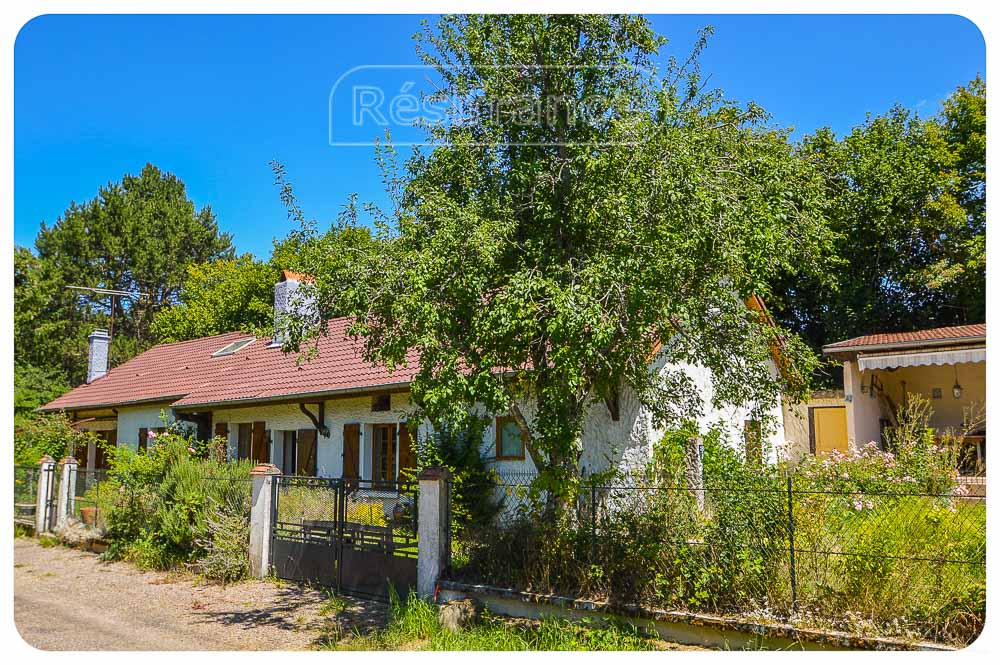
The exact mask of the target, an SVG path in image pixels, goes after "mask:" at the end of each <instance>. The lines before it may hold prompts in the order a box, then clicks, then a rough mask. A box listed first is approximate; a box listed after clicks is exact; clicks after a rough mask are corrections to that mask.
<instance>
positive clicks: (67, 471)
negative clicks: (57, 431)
mask: <svg viewBox="0 0 1000 665" xmlns="http://www.w3.org/2000/svg"><path fill="white" fill-rule="evenodd" d="M60 464H62V480H61V481H60V482H59V509H58V510H57V511H56V515H57V517H56V524H65V523H66V520H67V519H68V518H70V517H72V516H73V511H74V508H75V506H74V505H73V504H74V503H75V502H76V470H77V464H78V463H77V461H76V458H75V457H70V456H68V455H67V456H66V457H64V458H63V460H62V462H60Z"/></svg>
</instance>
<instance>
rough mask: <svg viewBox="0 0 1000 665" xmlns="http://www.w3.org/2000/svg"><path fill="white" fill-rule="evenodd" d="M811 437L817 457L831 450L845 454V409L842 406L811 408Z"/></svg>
mask: <svg viewBox="0 0 1000 665" xmlns="http://www.w3.org/2000/svg"><path fill="white" fill-rule="evenodd" d="M809 411H810V413H811V414H812V419H811V420H812V427H813V431H812V435H813V443H814V444H815V452H816V454H817V455H826V454H827V453H829V452H830V451H831V450H839V451H840V452H842V453H846V452H847V408H846V407H843V406H828V407H813V408H811V409H809Z"/></svg>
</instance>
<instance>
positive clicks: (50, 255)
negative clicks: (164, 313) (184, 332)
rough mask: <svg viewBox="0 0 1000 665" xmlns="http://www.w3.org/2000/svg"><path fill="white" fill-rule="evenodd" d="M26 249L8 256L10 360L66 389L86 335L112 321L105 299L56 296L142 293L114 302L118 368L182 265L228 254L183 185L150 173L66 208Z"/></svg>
mask: <svg viewBox="0 0 1000 665" xmlns="http://www.w3.org/2000/svg"><path fill="white" fill-rule="evenodd" d="M35 250H36V252H35V253H34V254H33V253H32V252H31V251H30V250H28V249H26V248H23V247H21V248H17V249H16V251H15V268H14V276H15V286H14V309H15V316H14V318H15V326H14V346H15V350H16V354H17V361H18V362H19V363H27V364H31V365H34V366H36V367H39V368H44V369H45V370H47V371H52V372H58V373H61V374H63V375H65V377H66V379H68V382H69V383H70V384H71V385H76V384H78V383H80V382H82V381H83V379H84V376H85V374H86V365H87V335H88V334H89V333H90V332H91V331H92V330H93V329H94V328H96V327H101V326H103V327H108V325H109V323H110V315H111V313H112V312H111V302H110V300H109V298H107V297H97V298H94V297H82V295H81V293H80V292H74V291H69V290H67V288H66V287H68V286H70V285H75V286H85V287H102V288H108V289H121V290H126V291H139V292H143V293H146V294H148V295H147V296H143V297H140V298H138V299H116V300H115V304H114V310H115V311H114V320H115V331H114V332H115V335H114V340H113V342H112V349H111V352H112V360H113V362H120V361H122V360H125V359H127V358H129V357H131V356H132V355H135V354H136V353H138V352H139V351H142V350H144V349H145V348H147V347H148V346H149V345H150V344H151V342H152V337H151V335H150V331H149V326H150V324H151V322H152V320H153V316H154V315H155V313H156V312H157V311H159V310H161V309H162V308H164V307H167V306H169V305H170V304H172V303H173V302H174V300H175V299H176V297H177V295H178V292H179V289H180V288H181V285H182V283H183V282H184V279H185V277H186V275H187V269H188V266H189V265H191V264H194V263H201V262H205V261H211V260H214V259H218V258H224V257H228V256H231V254H232V247H231V239H230V236H229V235H228V234H225V233H220V231H219V228H218V224H217V223H216V220H215V214H214V213H213V212H212V210H211V209H210V208H209V207H207V206H206V207H204V208H201V209H200V210H198V209H196V208H195V206H194V203H193V202H192V201H191V200H190V199H189V198H188V196H187V192H186V191H185V188H184V184H183V183H182V182H181V181H180V180H179V179H178V178H177V177H176V176H174V175H172V174H170V173H165V172H163V171H161V170H160V169H158V168H157V167H155V166H153V165H151V164H147V165H146V166H145V167H143V169H142V171H141V172H140V173H139V174H138V175H125V176H124V177H123V178H122V180H121V181H120V182H117V183H109V184H108V185H106V186H104V187H101V188H100V191H99V192H98V194H97V196H95V197H94V198H93V199H91V200H89V201H86V202H84V203H71V204H70V206H69V208H67V209H66V211H65V212H64V213H63V214H62V216H61V217H60V218H59V219H58V220H57V221H56V222H55V224H53V225H51V226H49V225H47V224H45V223H44V222H43V223H42V225H41V229H40V231H39V232H38V236H37V238H36V239H35Z"/></svg>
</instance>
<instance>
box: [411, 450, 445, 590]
mask: <svg viewBox="0 0 1000 665" xmlns="http://www.w3.org/2000/svg"><path fill="white" fill-rule="evenodd" d="M450 480H451V472H450V471H448V469H446V468H444V467H440V466H434V467H429V468H427V469H424V470H423V471H421V472H420V475H419V476H417V481H418V482H419V483H420V498H419V504H418V506H417V595H418V596H420V597H421V598H424V599H427V600H430V599H432V598H433V597H434V587H435V586H436V585H437V581H438V578H439V577H440V576H441V573H442V571H444V569H445V568H447V567H448V564H449V561H448V556H449V545H450V543H449V540H448V539H449V524H448V515H449V505H448V502H449V501H450V500H451V497H449V496H448V487H449V481H450Z"/></svg>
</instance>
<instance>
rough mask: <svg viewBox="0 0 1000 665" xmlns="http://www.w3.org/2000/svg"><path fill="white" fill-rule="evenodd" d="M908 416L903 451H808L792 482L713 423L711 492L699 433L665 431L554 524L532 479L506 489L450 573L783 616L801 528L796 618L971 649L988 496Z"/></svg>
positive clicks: (470, 532)
mask: <svg viewBox="0 0 1000 665" xmlns="http://www.w3.org/2000/svg"><path fill="white" fill-rule="evenodd" d="M913 413H914V414H916V416H915V417H914V418H913V419H912V420H909V421H904V425H905V426H904V427H901V428H900V429H899V430H897V431H896V432H894V433H893V435H892V436H891V437H890V441H891V442H892V446H893V450H895V451H896V452H890V453H886V452H883V451H880V450H877V449H875V448H872V447H866V448H864V449H862V450H861V451H858V452H855V453H851V454H848V455H840V456H831V457H830V458H826V459H817V460H806V461H804V462H803V463H802V465H801V466H800V467H799V472H798V473H797V474H796V475H794V476H790V475H788V471H787V469H785V468H784V467H783V466H782V465H773V464H762V463H760V462H759V461H750V462H748V461H747V460H745V459H744V458H743V456H742V454H741V453H740V452H738V451H737V450H735V449H733V448H732V447H730V446H729V445H727V443H726V442H725V441H724V440H722V438H721V437H720V436H719V434H718V433H717V432H709V433H708V434H706V435H704V436H703V437H702V439H703V445H704V458H703V474H704V477H703V481H702V483H701V490H699V489H697V488H691V487H688V480H687V478H686V476H685V464H684V457H685V452H684V451H685V444H686V441H687V440H688V438H689V437H690V436H692V435H693V434H695V433H696V430H694V429H693V428H690V427H685V428H681V429H679V430H676V431H671V432H667V433H666V434H665V436H664V437H663V439H662V440H661V441H660V442H658V443H657V445H656V446H655V447H654V455H653V460H652V462H651V464H650V465H649V467H648V468H647V469H645V470H644V473H633V474H631V475H629V476H628V477H624V476H617V477H616V475H615V474H604V475H603V476H602V477H599V478H594V479H593V480H594V484H593V485H592V486H588V484H587V483H586V482H584V483H582V484H581V486H580V489H579V494H578V496H576V497H574V500H573V505H574V506H575V508H576V510H575V511H570V512H569V513H566V514H564V515H562V516H561V517H557V518H556V519H551V518H552V515H551V514H549V513H547V512H546V506H545V503H544V501H543V500H542V499H541V497H540V495H539V493H538V492H537V491H536V489H537V488H531V489H529V490H525V489H524V488H521V487H517V488H512V487H510V486H501V487H502V489H504V490H506V492H499V494H501V495H506V496H507V497H508V498H509V497H510V496H511V492H514V493H515V495H516V496H515V497H514V498H516V499H517V500H518V510H516V511H514V512H513V513H511V512H505V513H504V514H503V515H502V516H501V519H499V520H494V521H491V522H488V523H485V524H480V525H477V527H476V528H475V529H473V528H470V529H467V531H466V533H464V534H462V535H461V536H460V537H459V542H458V544H457V547H456V548H455V549H456V550H458V551H460V552H462V553H463V557H462V558H461V559H456V558H453V567H454V573H455V575H456V576H457V577H458V578H459V579H464V580H468V581H472V582H485V583H489V584H496V585H500V586H509V587H515V588H519V589H522V590H529V591H534V592H539V593H561V594H568V595H575V596H584V597H590V598H603V599H609V600H615V601H618V602H621V603H626V604H631V603H638V604H643V605H649V606H657V607H667V608H670V609H680V610H694V611H712V612H722V613H735V614H742V615H753V616H756V617H758V618H761V619H764V620H768V619H774V618H781V619H786V618H788V617H789V616H792V614H793V603H792V582H791V574H790V570H791V567H792V563H791V559H790V554H789V550H790V547H791V546H792V543H791V537H792V534H793V533H794V538H795V541H794V547H795V552H796V553H795V571H796V578H797V601H798V606H799V609H800V613H799V614H798V617H799V620H800V621H803V622H806V623H810V622H811V623H812V624H821V625H823V626H827V627H833V628H838V629H846V630H853V631H856V632H860V633H863V634H886V633H889V634H894V635H900V636H905V637H923V638H931V639H937V640H943V641H948V642H954V643H960V644H964V643H968V642H970V641H971V640H973V639H974V638H975V637H976V635H978V632H979V630H980V629H981V627H982V625H983V619H984V612H983V606H982V604H981V603H980V600H979V599H980V598H981V593H980V591H981V590H982V588H983V587H984V584H985V543H986V535H985V534H986V519H985V517H986V513H985V502H984V501H982V500H981V499H977V498H974V497H970V496H968V495H967V492H966V491H965V489H964V488H962V487H954V478H955V473H956V471H955V467H954V464H953V462H954V455H953V453H952V448H951V447H950V446H949V445H948V444H947V442H944V443H942V442H940V441H937V442H936V441H935V440H934V438H933V435H932V434H931V433H930V432H929V431H928V430H927V429H926V427H921V426H920V425H919V423H920V413H921V412H920V411H919V410H917V411H914V412H913ZM906 423H917V424H916V425H914V424H906ZM790 482H791V489H792V491H791V493H790V494H789V483H790ZM490 491H491V492H492V493H493V494H494V495H495V494H497V493H498V492H497V488H496V487H493V488H491V490H490ZM702 492H703V495H702ZM518 493H520V494H518ZM699 495H702V496H703V507H700V506H699V498H700V497H699ZM790 522H791V526H792V527H793V528H790Z"/></svg>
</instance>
